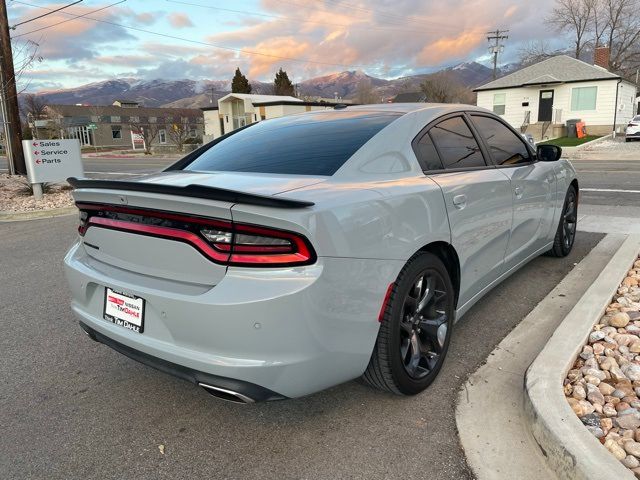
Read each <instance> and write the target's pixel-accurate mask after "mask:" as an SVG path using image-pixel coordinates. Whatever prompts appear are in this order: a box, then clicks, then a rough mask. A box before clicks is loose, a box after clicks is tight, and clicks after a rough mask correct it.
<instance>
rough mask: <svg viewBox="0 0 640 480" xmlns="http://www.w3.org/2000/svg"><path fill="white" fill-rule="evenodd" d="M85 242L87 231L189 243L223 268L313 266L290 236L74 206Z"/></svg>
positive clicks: (303, 242)
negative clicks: (126, 234) (119, 231)
mask: <svg viewBox="0 0 640 480" xmlns="http://www.w3.org/2000/svg"><path fill="white" fill-rule="evenodd" d="M77 206H78V208H79V209H80V226H79V227H78V233H79V234H80V235H81V236H84V235H85V233H86V231H87V230H88V229H89V228H92V227H99V228H108V229H113V230H121V231H124V232H130V233H136V234H140V235H149V236H153V237H158V238H165V239H169V240H176V241H181V242H185V243H188V244H189V245H191V246H192V247H194V248H196V249H197V250H198V251H199V252H200V253H202V254H203V255H204V256H205V257H207V258H208V259H209V260H211V261H213V262H215V263H219V264H222V265H238V266H247V267H248V266H253V267H256V266H257V267H260V266H264V267H281V266H296V265H308V264H311V263H314V262H315V261H316V258H317V257H316V254H315V252H314V250H313V247H312V246H311V244H310V243H309V241H308V240H307V239H306V237H304V236H303V235H301V234H299V233H295V232H290V231H285V230H279V229H274V228H270V227H263V226H256V225H247V224H241V223H235V222H232V221H229V220H220V219H215V218H206V217H199V216H192V215H185V214H178V213H173V212H164V211H160V210H151V209H142V208H129V207H122V206H118V205H106V204H92V203H78V204H77Z"/></svg>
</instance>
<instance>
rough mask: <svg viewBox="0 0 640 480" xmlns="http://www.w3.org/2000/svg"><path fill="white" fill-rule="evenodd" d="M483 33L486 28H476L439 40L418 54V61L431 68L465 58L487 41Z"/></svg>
mask: <svg viewBox="0 0 640 480" xmlns="http://www.w3.org/2000/svg"><path fill="white" fill-rule="evenodd" d="M483 33H484V28H476V29H473V30H469V31H466V32H462V33H461V34H460V35H458V36H455V37H445V38H439V39H438V40H436V41H434V42H431V43H429V44H427V45H426V46H425V47H424V48H423V49H422V50H421V51H420V52H419V53H418V55H417V56H416V60H417V62H418V63H419V64H423V65H424V66H429V65H437V64H438V63H441V62H444V61H448V60H452V59H455V58H460V57H464V56H466V55H468V54H469V53H471V52H472V51H473V50H475V49H476V48H477V47H478V46H479V45H480V44H481V43H483V42H485V41H486V39H485V37H484V35H483Z"/></svg>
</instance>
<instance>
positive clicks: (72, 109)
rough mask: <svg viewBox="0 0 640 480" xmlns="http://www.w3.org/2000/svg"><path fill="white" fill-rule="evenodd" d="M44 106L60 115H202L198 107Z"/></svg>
mask: <svg viewBox="0 0 640 480" xmlns="http://www.w3.org/2000/svg"><path fill="white" fill-rule="evenodd" d="M46 108H47V109H49V110H51V111H53V112H55V113H56V114H58V115H60V116H62V117H82V116H91V115H113V116H118V115H125V116H140V117H162V116H165V115H172V116H181V117H201V116H202V111H201V110H200V109H198V108H159V107H158V108H154V107H138V108H126V107H124V108H123V107H118V106H116V105H47V106H46Z"/></svg>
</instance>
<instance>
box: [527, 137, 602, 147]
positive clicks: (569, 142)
mask: <svg viewBox="0 0 640 480" xmlns="http://www.w3.org/2000/svg"><path fill="white" fill-rule="evenodd" d="M596 138H600V136H599V135H587V136H586V137H583V138H569V137H560V138H555V139H553V140H547V141H545V142H538V145H544V144H550V145H557V146H559V147H577V146H578V145H582V144H583V143H587V142H590V141H591V140H595V139H596Z"/></svg>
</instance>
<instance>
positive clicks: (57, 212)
mask: <svg viewBox="0 0 640 480" xmlns="http://www.w3.org/2000/svg"><path fill="white" fill-rule="evenodd" d="M77 211H78V209H77V208H76V207H75V206H70V207H60V208H51V209H49V210H34V211H33V212H0V222H21V221H24V220H38V219H41V218H51V217H61V216H63V215H71V214H73V213H76V212H77Z"/></svg>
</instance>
